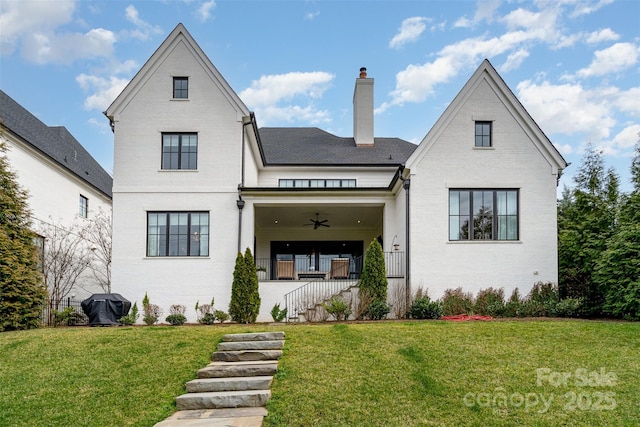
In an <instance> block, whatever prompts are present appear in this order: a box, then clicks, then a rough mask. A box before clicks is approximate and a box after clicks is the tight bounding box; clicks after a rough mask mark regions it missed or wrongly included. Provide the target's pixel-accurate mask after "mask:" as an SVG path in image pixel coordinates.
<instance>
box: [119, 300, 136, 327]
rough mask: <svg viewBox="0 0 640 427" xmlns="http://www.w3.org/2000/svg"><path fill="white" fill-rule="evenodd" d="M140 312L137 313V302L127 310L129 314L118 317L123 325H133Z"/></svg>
mask: <svg viewBox="0 0 640 427" xmlns="http://www.w3.org/2000/svg"><path fill="white" fill-rule="evenodd" d="M139 317H140V314H139V313H138V302H137V301H136V302H134V303H133V307H131V310H130V311H129V314H127V315H126V316H122V317H121V318H120V323H121V324H123V325H133V324H135V323H136V322H137V321H138V318H139Z"/></svg>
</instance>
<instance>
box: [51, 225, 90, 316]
mask: <svg viewBox="0 0 640 427" xmlns="http://www.w3.org/2000/svg"><path fill="white" fill-rule="evenodd" d="M42 233H43V235H45V236H46V239H45V251H44V260H43V271H44V279H45V284H46V285H47V290H48V292H49V305H50V309H51V311H53V310H58V305H59V303H60V301H61V300H63V299H64V298H66V297H67V296H68V295H69V294H70V293H71V291H72V290H73V289H74V288H75V287H76V286H80V282H81V281H80V279H81V277H82V276H83V274H84V273H85V271H87V269H88V268H89V266H90V265H91V263H92V262H93V260H94V255H93V252H92V251H91V247H92V246H90V245H91V243H90V242H89V241H88V239H87V230H86V227H84V226H83V225H81V224H79V223H74V224H73V225H72V226H71V227H70V228H65V227H63V226H62V225H61V224H57V225H54V224H46V223H45V224H43V225H42Z"/></svg>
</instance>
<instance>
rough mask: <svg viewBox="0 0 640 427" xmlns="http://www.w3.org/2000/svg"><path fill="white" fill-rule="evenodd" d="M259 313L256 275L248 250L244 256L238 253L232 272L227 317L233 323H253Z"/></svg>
mask: <svg viewBox="0 0 640 427" xmlns="http://www.w3.org/2000/svg"><path fill="white" fill-rule="evenodd" d="M259 311H260V294H259V292H258V275H257V273H256V267H255V264H254V261H253V256H252V255H251V251H250V250H249V248H247V250H246V251H245V255H244V256H243V255H242V253H240V252H238V255H237V256H236V264H235V268H234V270H233V284H232V285H231V301H230V302H229V315H231V319H232V320H233V321H234V322H238V323H254V322H255V321H256V318H257V317H258V313H259Z"/></svg>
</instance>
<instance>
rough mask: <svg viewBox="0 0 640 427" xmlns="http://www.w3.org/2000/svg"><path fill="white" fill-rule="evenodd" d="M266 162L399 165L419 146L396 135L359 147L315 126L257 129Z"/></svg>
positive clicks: (293, 164)
mask: <svg viewBox="0 0 640 427" xmlns="http://www.w3.org/2000/svg"><path fill="white" fill-rule="evenodd" d="M258 132H259V134H260V140H261V142H262V150H263V154H264V160H265V164H266V165H271V166H276V165H286V166H298V165H299V166H399V165H402V164H404V162H405V161H406V160H407V159H408V158H409V156H410V155H411V153H413V150H415V149H416V148H417V147H418V146H417V145H415V144H412V143H410V142H408V141H404V140H402V139H399V138H374V146H373V147H358V146H356V143H355V140H354V139H353V138H343V137H339V136H336V135H333V134H330V133H329V132H326V131H324V130H322V129H318V128H260V129H259V131H258Z"/></svg>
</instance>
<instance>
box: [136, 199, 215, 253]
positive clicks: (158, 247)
mask: <svg viewBox="0 0 640 427" xmlns="http://www.w3.org/2000/svg"><path fill="white" fill-rule="evenodd" d="M152 215H155V216H156V223H155V224H153V225H152V223H151V216H152ZM181 215H187V223H186V224H181V223H180V221H179V216H181ZM194 215H198V221H197V222H198V224H194ZM201 215H206V224H200V221H201V219H202V217H201ZM175 216H178V223H177V224H175V223H173V224H172V221H171V220H172V218H174V217H175ZM161 218H164V225H162V224H160V221H159V220H160V219H161ZM205 226H206V233H205V232H203V227H205ZM162 227H164V228H162ZM180 227H186V233H185V232H181V231H182V230H181V229H180ZM196 228H197V230H196ZM162 231H164V232H162ZM174 231H176V232H174ZM210 236H211V214H210V212H209V211H147V249H146V256H147V257H150V258H163V257H187V258H194V257H196V258H198V257H208V256H209V253H210V248H211V246H210V241H209V237H210ZM152 237H157V239H152ZM205 238H206V244H205V245H204V246H203V245H201V244H198V245H197V246H196V245H194V243H195V242H200V241H201V240H202V239H205ZM181 244H184V247H183V248H182V249H181V247H180V245H181ZM152 247H154V248H155V250H153V251H152V250H151V249H152ZM203 249H204V250H203Z"/></svg>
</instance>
